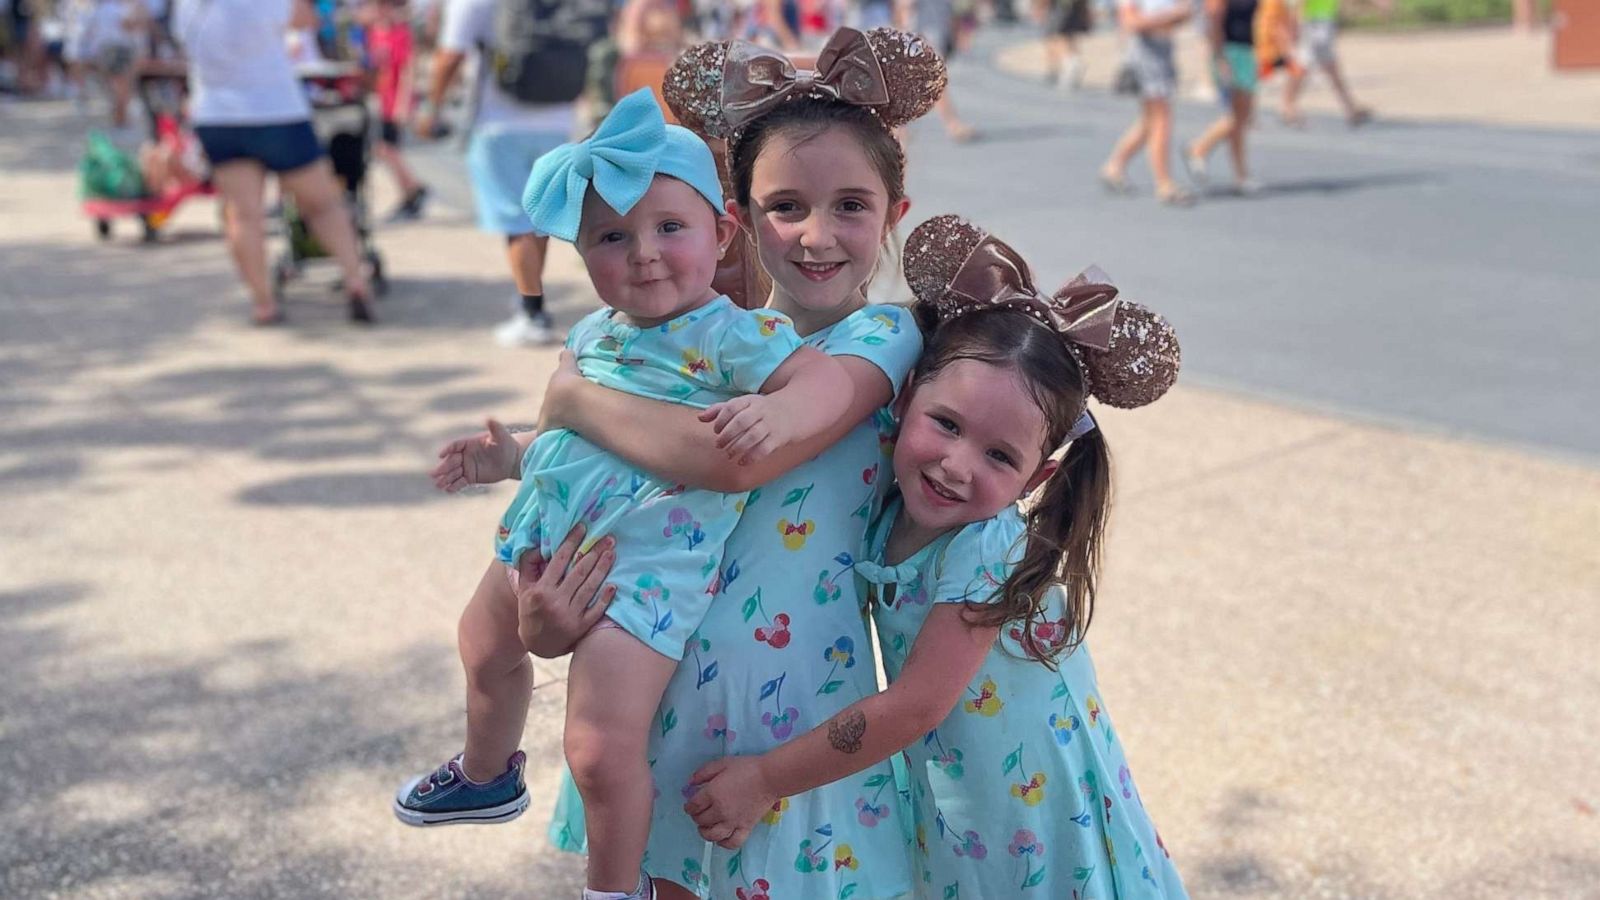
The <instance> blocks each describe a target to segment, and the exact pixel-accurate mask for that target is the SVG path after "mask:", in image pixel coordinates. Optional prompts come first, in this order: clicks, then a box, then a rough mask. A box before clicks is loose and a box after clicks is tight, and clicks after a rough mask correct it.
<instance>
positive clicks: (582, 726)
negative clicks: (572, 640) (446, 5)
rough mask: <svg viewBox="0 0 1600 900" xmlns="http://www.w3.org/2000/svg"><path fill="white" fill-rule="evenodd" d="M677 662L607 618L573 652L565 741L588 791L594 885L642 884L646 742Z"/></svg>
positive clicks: (576, 777)
mask: <svg viewBox="0 0 1600 900" xmlns="http://www.w3.org/2000/svg"><path fill="white" fill-rule="evenodd" d="M677 666H678V662H677V660H673V659H668V658H667V657H665V656H662V655H661V654H659V653H657V652H655V651H654V650H651V649H650V648H649V647H648V646H647V645H646V644H645V643H644V642H643V641H640V640H639V639H638V638H636V637H634V636H633V635H631V634H628V633H627V632H626V631H623V630H622V629H620V628H615V627H605V623H602V626H601V627H599V628H596V629H595V630H594V631H591V632H589V634H588V635H587V636H586V637H584V639H583V640H582V641H580V642H579V644H578V646H577V649H575V650H574V651H573V652H572V667H571V669H570V670H569V671H568V676H567V728H566V735H565V741H564V743H565V747H566V751H567V765H568V766H570V767H571V769H572V778H573V781H574V782H576V783H577V785H578V793H580V794H582V795H583V807H584V814H585V815H586V816H587V822H588V834H589V887H590V888H591V889H592V890H597V891H631V890H633V889H634V887H635V886H637V884H638V881H639V868H640V866H641V864H642V863H643V861H644V850H645V844H646V842H647V840H648V838H649V836H650V809H651V805H652V801H651V796H652V794H653V793H654V791H653V790H652V784H651V775H650V764H649V761H648V760H647V759H646V755H645V754H646V744H647V743H648V737H649V733H650V728H651V722H652V720H653V718H654V716H655V712H656V707H657V706H658V705H660V703H661V695H662V693H663V692H664V691H665V690H666V688H667V681H668V680H669V679H670V678H671V677H672V672H673V670H674V669H676V668H677ZM663 800H664V801H665V802H668V803H670V802H673V798H671V797H666V798H663Z"/></svg>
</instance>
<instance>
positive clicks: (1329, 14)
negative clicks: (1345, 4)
mask: <svg viewBox="0 0 1600 900" xmlns="http://www.w3.org/2000/svg"><path fill="white" fill-rule="evenodd" d="M1300 12H1301V22H1300V47H1299V57H1300V58H1299V60H1298V62H1299V66H1298V67H1296V68H1294V69H1292V70H1291V71H1290V72H1289V83H1288V84H1287V85H1285V86H1284V89H1283V111H1282V115H1283V120H1284V121H1285V122H1287V123H1289V124H1291V125H1299V124H1301V123H1302V122H1303V121H1304V119H1303V117H1302V116H1301V114H1300V91H1301V90H1302V89H1303V88H1304V87H1305V80H1306V75H1308V74H1310V70H1311V67H1312V66H1316V67H1318V68H1320V69H1322V71H1324V72H1326V73H1327V75H1328V83H1329V84H1330V85H1332V86H1333V93H1334V96H1336V97H1338V98H1339V106H1340V107H1342V108H1343V109H1344V120H1345V121H1346V122H1348V123H1349V124H1350V127H1351V128H1355V127H1356V126H1359V125H1365V124H1366V123H1368V122H1370V121H1372V110H1370V109H1367V108H1366V107H1364V106H1361V105H1360V104H1358V103H1356V100H1355V98H1354V97H1353V96H1351V95H1350V88H1349V87H1347V86H1346V85H1345V82H1344V75H1343V73H1341V72H1340V70H1339V54H1338V51H1337V50H1336V49H1335V47H1334V42H1335V41H1337V40H1338V37H1339V0H1305V3H1304V4H1303V5H1302V7H1301V11H1300Z"/></svg>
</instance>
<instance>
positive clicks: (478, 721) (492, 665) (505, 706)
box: [456, 550, 538, 781]
mask: <svg viewBox="0 0 1600 900" xmlns="http://www.w3.org/2000/svg"><path fill="white" fill-rule="evenodd" d="M529 552H534V553H537V552H538V551H537V550H534V551H529ZM456 638H457V643H458V645H459V646H460V648H461V664H462V666H463V667H465V669H466V672H467V746H466V752H465V753H464V755H463V756H462V759H461V768H462V771H464V772H466V775H467V777H468V778H470V779H472V780H473V781H489V780H491V779H493V778H494V777H495V776H497V775H499V774H500V773H501V772H504V771H505V769H506V760H507V759H508V758H510V756H511V754H513V753H515V752H517V745H518V744H520V743H521V742H522V729H523V726H524V725H526V724H527V721H528V702H529V700H531V699H532V697H533V661H532V660H531V659H529V657H528V651H527V649H526V648H524V647H523V646H522V641H521V639H520V638H518V637H517V595H516V592H515V591H513V590H512V588H511V582H510V580H509V579H508V578H507V574H506V567H505V564H503V563H501V562H500V561H499V560H494V561H493V562H491V563H489V568H488V570H487V571H485V572H484V573H483V578H482V579H480V580H479V581H478V589H477V590H476V591H474V592H473V594H472V599H471V600H470V601H468V602H467V608H466V609H465V610H463V611H462V613H461V624H460V626H459V627H458V629H457V631H456Z"/></svg>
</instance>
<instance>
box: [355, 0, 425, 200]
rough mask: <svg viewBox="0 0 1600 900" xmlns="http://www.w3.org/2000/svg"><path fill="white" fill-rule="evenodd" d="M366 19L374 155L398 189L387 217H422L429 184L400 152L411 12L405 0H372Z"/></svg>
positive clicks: (408, 93) (407, 107)
mask: <svg viewBox="0 0 1600 900" xmlns="http://www.w3.org/2000/svg"><path fill="white" fill-rule="evenodd" d="M363 12H364V16H363V17H364V18H365V20H366V41H367V65H368V66H369V67H370V68H371V70H372V72H373V75H374V79H375V81H376V88H377V93H378V113H379V120H380V125H379V131H378V145H377V148H376V149H377V154H378V159H380V160H382V161H383V164H384V165H386V166H388V167H389V172H390V173H391V174H392V175H394V181H395V186H396V187H397V188H398V189H399V190H400V205H399V206H397V207H395V209H394V211H393V212H391V213H390V214H389V216H388V220H389V221H391V222H400V221H406V220H410V219H417V218H421V216H422V208H423V205H424V204H426V203H427V201H428V188H427V186H426V185H424V184H422V183H421V182H420V181H418V180H417V176H416V175H414V174H412V172H411V167H410V166H408V165H406V161H405V157H403V156H401V155H400V135H401V133H402V132H404V131H405V125H406V121H407V120H409V119H410V118H411V104H412V101H413V99H414V97H415V94H414V93H413V91H412V87H411V60H412V56H411V17H410V15H409V13H408V12H407V10H406V0H376V2H373V3H370V4H368V6H367V8H366V9H365V10H364V11H363Z"/></svg>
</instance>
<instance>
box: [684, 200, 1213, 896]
mask: <svg viewBox="0 0 1600 900" xmlns="http://www.w3.org/2000/svg"><path fill="white" fill-rule="evenodd" d="M906 274H907V280H908V281H909V282H910V284H911V286H912V289H913V291H914V292H915V293H916V294H917V298H918V316H919V318H921V319H922V320H923V321H924V323H925V324H926V325H927V326H928V327H930V328H931V334H930V335H929V338H928V345H927V349H926V351H925V352H924V354H923V357H922V361H921V362H920V363H919V364H918V366H917V370H916V372H915V374H914V375H913V377H912V385H911V387H910V388H908V389H907V391H906V392H905V393H904V394H902V395H901V398H900V402H899V404H898V405H897V410H898V412H899V413H900V433H899V436H898V438H897V439H896V444H895V449H894V472H895V478H896V479H897V481H898V484H899V495H898V496H891V498H890V500H889V502H888V504H887V505H886V506H885V508H884V511H883V512H882V514H881V515H880V516H879V518H878V520H877V522H876V523H875V525H874V526H873V527H872V529H870V530H869V531H868V535H867V542H866V547H865V548H864V549H865V553H864V557H863V559H861V560H860V561H858V562H857V563H856V566H855V569H856V574H857V576H858V577H859V578H860V579H861V580H862V582H863V583H864V584H865V585H866V586H867V590H868V592H869V598H870V602H871V604H872V607H873V616H874V619H875V621H876V622H877V625H878V636H879V641H880V642H881V645H882V650H883V656H884V668H885V670H886V672H887V673H888V676H889V681H890V686H889V688H888V690H886V691H884V692H883V693H881V694H877V695H874V696H871V697H867V698H866V699H864V700H862V701H860V702H858V703H856V704H854V705H853V706H851V707H850V708H848V709H845V710H843V711H842V712H840V713H839V714H837V715H835V716H834V717H833V718H832V719H830V720H829V721H828V722H827V723H826V724H825V725H824V726H822V727H818V728H815V729H813V730H812V731H810V732H809V733H807V734H805V735H804V736H802V737H799V738H796V739H795V740H793V741H791V742H790V743H788V744H787V745H785V746H783V747H781V748H779V749H776V750H773V751H770V752H768V753H766V754H764V755H762V756H759V757H726V758H724V759H721V760H718V761H716V762H713V763H711V764H709V765H707V766H706V767H704V768H703V769H702V770H701V771H700V772H699V773H697V776H696V780H697V781H698V782H700V783H701V784H700V790H699V792H698V793H697V794H695V795H694V796H693V797H692V798H690V799H689V801H688V803H687V805H686V808H687V809H688V810H689V811H690V812H691V814H693V815H694V816H695V818H696V820H697V822H699V823H700V825H701V833H702V834H703V835H704V836H705V837H706V838H707V839H708V840H717V841H722V842H725V845H732V844H735V843H737V842H739V841H741V840H742V839H743V836H744V834H745V833H746V830H747V829H748V827H749V824H750V823H751V822H752V821H754V820H755V818H756V816H758V815H759V814H760V811H761V810H762V809H764V808H766V805H767V804H770V803H772V802H774V800H775V799H776V798H780V797H783V796H785V795H787V794H788V793H791V792H793V791H797V790H804V789H806V788H809V787H811V786H813V785H815V784H819V783H825V782H827V781H830V780H832V779H836V778H841V777H845V776H848V775H849V774H850V773H851V772H854V771H855V770H857V769H859V768H861V767H863V766H866V765H868V764H871V763H873V762H875V761H877V760H879V759H882V758H884V757H887V756H890V755H892V754H895V753H898V752H900V751H901V750H902V748H903V749H904V752H905V758H906V763H907V768H908V770H909V779H910V783H909V785H908V788H909V791H908V793H909V800H910V804H911V807H912V816H913V825H914V847H915V854H916V863H917V867H918V869H919V870H920V873H921V877H920V879H918V880H917V882H918V883H917V887H916V891H917V896H918V897H919V898H930V900H931V898H949V897H976V898H999V897H1022V896H1030V893H1029V892H1030V891H1033V890H1034V889H1037V891H1036V896H1039V897H1048V898H1068V897H1151V898H1166V897H1183V896H1185V893H1184V889H1183V885H1182V882H1181V880H1180V879H1179V877H1178V874H1177V871H1176V869H1175V868H1174V867H1173V865H1172V863H1171V860H1170V858H1169V857H1168V855H1167V852H1166V848H1165V846H1164V845H1163V844H1162V843H1161V839H1160V837H1159V836H1157V834H1156V831H1155V827H1154V826H1153V825H1152V824H1151V821H1150V818H1149V816H1148V814H1147V813H1146V812H1145V809H1144V806H1143V803H1142V801H1141V800H1140V798H1139V795H1138V792H1137V790H1136V789H1135V787H1134V783H1133V778H1132V776H1131V775H1130V774H1129V772H1128V767H1127V764H1126V760H1125V758H1124V756H1123V752H1122V748H1121V742H1120V741H1118V740H1116V739H1115V738H1114V737H1113V731H1112V728H1111V721H1110V718H1109V717H1108V715H1107V713H1106V711H1105V709H1104V707H1103V705H1102V703H1101V700H1100V699H1099V690H1098V687H1097V685H1096V682H1095V678H1094V671H1093V667H1092V665H1091V664H1090V662H1089V659H1088V655H1087V651H1085V650H1084V648H1083V647H1082V642H1083V638H1084V634H1085V632H1086V630H1087V628H1088V625H1089V621H1090V618H1091V615H1092V613H1093V610H1094V604H1095V599H1096V587H1097V580H1098V574H1099V573H1098V567H1099V560H1100V553H1101V545H1102V541H1103V537H1104V528H1105V523H1106V515H1107V512H1108V509H1109V505H1110V498H1111V480H1110V479H1111V471H1110V454H1109V451H1108V450H1107V447H1106V442H1105V438H1104V437H1103V436H1102V434H1101V433H1100V430H1099V428H1098V427H1097V426H1096V424H1095V421H1094V418H1093V417H1092V416H1090V415H1089V414H1088V412H1087V410H1086V408H1085V404H1086V403H1087V401H1088V399H1089V397H1091V396H1093V397H1095V398H1096V399H1098V400H1100V401H1101V402H1103V403H1109V404H1111V405H1114V406H1124V407H1132V406H1140V405H1143V404H1146V403H1149V402H1152V401H1153V400H1155V399H1157V398H1158V397H1160V396H1161V394H1162V393H1164V392H1165V391H1166V389H1167V388H1168V387H1169V386H1170V385H1171V384H1172V383H1173V381H1174V380H1175V379H1176V377H1177V370H1178V346H1177V341H1176V338H1175V337H1174V335H1173V332H1172V329H1171V327H1170V326H1169V325H1168V324H1167V323H1166V322H1165V320H1163V319H1161V318H1160V317H1159V316H1157V315H1155V314H1153V313H1151V312H1150V311H1148V310H1146V309H1144V308H1143V307H1141V306H1139V305H1137V304H1133V303H1128V302H1124V301H1120V300H1119V299H1118V298H1117V292H1116V289H1115V288H1112V287H1110V286H1109V285H1106V284H1103V283H1094V282H1093V281H1090V280H1089V279H1088V278H1087V277H1085V276H1080V278H1079V279H1078V280H1076V281H1074V282H1073V283H1072V284H1069V285H1068V286H1067V287H1066V288H1063V289H1062V290H1060V291H1058V292H1056V293H1055V294H1054V295H1046V294H1042V293H1040V292H1039V291H1038V290H1037V289H1036V288H1035V287H1034V285H1033V283H1032V279H1031V276H1030V275H1029V272H1028V267H1027V265H1026V263H1024V262H1023V261H1022V259H1021V258H1020V257H1019V256H1018V255H1017V254H1016V252H1015V251H1014V250H1012V249H1011V248H1010V247H1009V246H1007V245H1005V244H1004V243H1001V242H1000V241H998V240H996V239H994V238H992V237H990V236H988V235H986V234H984V233H983V232H980V231H978V230H977V229H975V228H973V227H972V226H971V225H968V224H966V223H964V222H961V221H960V220H958V219H956V218H955V217H953V216H940V217H938V218H935V219H933V220H931V221H929V222H926V223H924V224H923V225H921V226H919V227H918V228H917V230H916V231H914V232H913V233H912V235H911V237H910V239H909V240H908V241H907V247H906ZM1097 280H1098V279H1097ZM1036 491H1037V494H1036V493H1035V492H1036ZM1024 498H1031V501H1032V502H1031V503H1030V504H1029V505H1028V507H1027V510H1026V512H1024V511H1022V510H1020V509H1019V508H1018V503H1019V501H1021V500H1023V499H1024ZM908 745H909V746H908Z"/></svg>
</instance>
